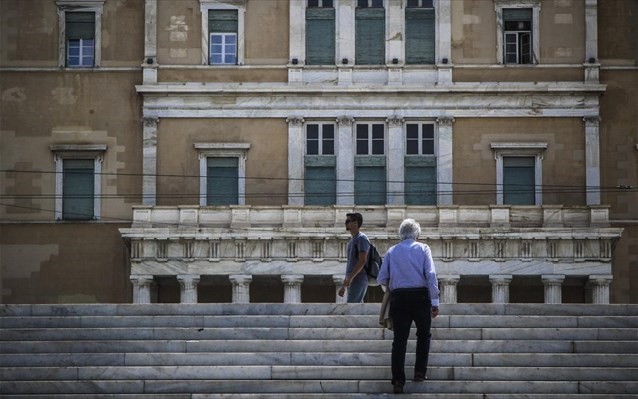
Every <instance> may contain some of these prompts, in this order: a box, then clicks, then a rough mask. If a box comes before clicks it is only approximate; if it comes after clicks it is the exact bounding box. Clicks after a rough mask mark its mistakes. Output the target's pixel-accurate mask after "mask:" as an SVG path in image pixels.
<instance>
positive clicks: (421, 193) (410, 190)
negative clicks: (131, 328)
mask: <svg viewBox="0 0 638 399" xmlns="http://www.w3.org/2000/svg"><path fill="white" fill-rule="evenodd" d="M405 204H406V205H436V166H406V168H405Z"/></svg>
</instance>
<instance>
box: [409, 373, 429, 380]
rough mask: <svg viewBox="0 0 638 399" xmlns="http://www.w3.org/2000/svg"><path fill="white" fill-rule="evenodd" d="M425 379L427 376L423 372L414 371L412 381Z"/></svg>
mask: <svg viewBox="0 0 638 399" xmlns="http://www.w3.org/2000/svg"><path fill="white" fill-rule="evenodd" d="M426 379H427V377H426V376H425V374H423V373H419V372H417V373H414V378H413V379H412V381H414V382H423V381H425V380H426Z"/></svg>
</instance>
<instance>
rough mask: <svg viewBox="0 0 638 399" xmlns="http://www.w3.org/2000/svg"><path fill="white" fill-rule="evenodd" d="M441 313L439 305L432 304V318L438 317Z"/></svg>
mask: <svg viewBox="0 0 638 399" xmlns="http://www.w3.org/2000/svg"><path fill="white" fill-rule="evenodd" d="M438 315H439V307H438V306H432V318H433V319H436V316H438Z"/></svg>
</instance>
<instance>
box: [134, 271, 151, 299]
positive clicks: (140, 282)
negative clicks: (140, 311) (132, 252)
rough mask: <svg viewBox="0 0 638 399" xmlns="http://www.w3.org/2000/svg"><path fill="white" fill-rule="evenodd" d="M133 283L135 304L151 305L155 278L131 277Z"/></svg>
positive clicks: (145, 276)
mask: <svg viewBox="0 0 638 399" xmlns="http://www.w3.org/2000/svg"><path fill="white" fill-rule="evenodd" d="M131 283H133V303H151V284H152V283H153V276H150V275H137V276H131Z"/></svg>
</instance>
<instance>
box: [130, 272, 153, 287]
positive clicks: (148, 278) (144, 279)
mask: <svg viewBox="0 0 638 399" xmlns="http://www.w3.org/2000/svg"><path fill="white" fill-rule="evenodd" d="M130 280H131V282H132V283H136V284H138V285H147V284H151V283H152V282H153V276H152V275H150V274H133V275H131V276H130Z"/></svg>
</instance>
